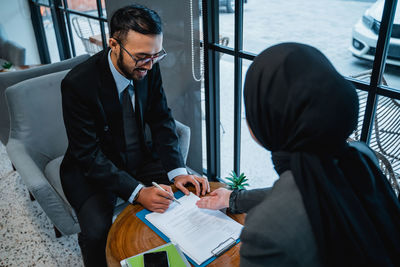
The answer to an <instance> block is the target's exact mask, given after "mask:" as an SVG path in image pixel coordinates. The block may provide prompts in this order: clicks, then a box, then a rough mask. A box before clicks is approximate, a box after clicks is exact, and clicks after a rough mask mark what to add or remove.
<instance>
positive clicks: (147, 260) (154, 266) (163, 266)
mask: <svg viewBox="0 0 400 267" xmlns="http://www.w3.org/2000/svg"><path fill="white" fill-rule="evenodd" d="M143 262H144V267H169V262H168V254H167V252H166V251H158V252H150V253H145V254H143Z"/></svg>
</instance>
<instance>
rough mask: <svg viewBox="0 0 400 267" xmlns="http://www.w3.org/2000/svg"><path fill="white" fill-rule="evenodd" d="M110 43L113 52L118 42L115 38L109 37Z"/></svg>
mask: <svg viewBox="0 0 400 267" xmlns="http://www.w3.org/2000/svg"><path fill="white" fill-rule="evenodd" d="M108 45H109V46H110V48H111V50H112V52H116V49H117V46H118V42H117V41H116V40H115V39H114V38H109V39H108Z"/></svg>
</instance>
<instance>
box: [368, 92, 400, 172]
mask: <svg viewBox="0 0 400 267" xmlns="http://www.w3.org/2000/svg"><path fill="white" fill-rule="evenodd" d="M399 125H400V100H397V99H393V98H389V97H384V96H379V98H378V105H377V108H376V115H375V119H374V122H373V129H372V133H371V141H370V147H371V148H372V149H373V150H374V151H376V152H378V153H380V154H381V155H382V156H384V157H385V158H386V159H387V161H388V162H390V164H391V166H392V168H393V171H394V172H395V173H396V176H397V177H398V176H399V174H400V127H399Z"/></svg>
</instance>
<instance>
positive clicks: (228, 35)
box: [219, 0, 235, 48]
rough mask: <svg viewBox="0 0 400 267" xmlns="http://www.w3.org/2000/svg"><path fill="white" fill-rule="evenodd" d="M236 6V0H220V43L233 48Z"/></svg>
mask: <svg viewBox="0 0 400 267" xmlns="http://www.w3.org/2000/svg"><path fill="white" fill-rule="evenodd" d="M227 7H231V8H227ZM234 7H235V3H234V0H220V1H219V44H221V45H224V46H228V47H231V48H233V47H234V44H235V37H234V35H235V13H234Z"/></svg>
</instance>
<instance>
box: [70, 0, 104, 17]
mask: <svg viewBox="0 0 400 267" xmlns="http://www.w3.org/2000/svg"><path fill="white" fill-rule="evenodd" d="M67 5H68V8H69V9H73V10H76V11H81V12H85V13H88V14H90V15H93V16H98V13H97V1H96V0H68V1H67Z"/></svg>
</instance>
